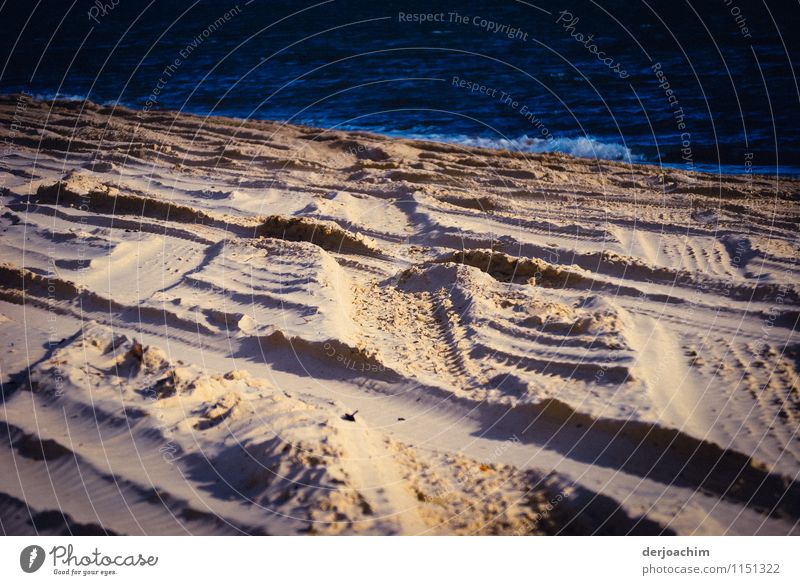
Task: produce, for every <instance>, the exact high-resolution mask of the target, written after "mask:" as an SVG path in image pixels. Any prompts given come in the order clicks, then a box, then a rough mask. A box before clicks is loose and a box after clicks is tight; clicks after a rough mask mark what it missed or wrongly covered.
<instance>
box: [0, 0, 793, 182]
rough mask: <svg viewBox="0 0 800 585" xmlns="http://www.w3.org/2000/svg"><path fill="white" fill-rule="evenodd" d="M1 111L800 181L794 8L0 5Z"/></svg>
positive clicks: (739, 0) (639, 2)
mask: <svg viewBox="0 0 800 585" xmlns="http://www.w3.org/2000/svg"><path fill="white" fill-rule="evenodd" d="M0 22H2V25H1V26H2V31H3V34H2V35H0V47H2V49H1V50H0V56H2V62H3V67H2V72H1V73H0V93H12V92H22V91H24V92H27V93H30V94H32V95H34V96H37V97H46V98H52V97H54V96H58V97H61V98H64V99H78V100H83V99H86V98H88V99H91V100H92V101H95V102H99V103H112V104H114V103H119V104H123V105H128V106H131V107H136V108H143V109H146V110H156V109H170V110H182V111H187V112H192V113H197V114H203V115H226V116H235V117H242V118H258V119H268V120H281V121H288V122H292V123H297V124H305V125H311V126H316V127H323V128H335V129H347V130H365V131H370V132H379V133H383V134H388V135H392V136H402V137H413V138H423V139H431V140H441V141H447V142H453V143H459V144H466V145H479V146H487V147H491V148H508V149H515V150H522V151H526V152H564V153H569V154H573V155H577V156H582V157H589V158H598V159H604V160H622V161H631V162H633V163H639V162H648V163H660V164H663V165H666V166H672V167H681V168H687V169H693V170H703V171H712V172H723V173H737V174H747V173H767V174H780V175H787V176H788V175H792V176H800V148H799V147H800V123H798V105H800V91H798V82H797V78H796V71H795V65H796V64H797V62H798V59H797V58H798V56H799V55H800V51H799V50H798V47H799V46H800V35H798V33H797V26H798V24H800V6H799V5H798V4H797V3H792V2H783V1H766V2H764V3H752V2H745V1H744V0H718V1H711V0H707V1H704V2H697V1H692V2H687V1H683V2H681V1H669V2H666V1H645V0H610V1H603V2H582V1H572V2H566V3H565V2H553V1H544V0H536V1H534V2H527V1H521V0H504V1H500V2H495V3H487V2H477V1H460V2H398V1H391V0H389V1H381V2H375V1H369V2H367V1H363V2H362V1H346V2H345V1H341V0H331V1H327V2H325V1H323V2H307V3H306V2H288V1H280V0H269V1H265V0H251V1H247V0H239V2H238V3H236V2H227V1H210V0H201V1H196V2H177V1H159V2H139V1H132V0H107V1H106V2H102V1H100V0H92V1H89V0H75V2H72V3H69V2H59V1H55V0H42V1H40V2H36V3H34V2H8V1H7V2H4V3H3V4H2V8H0Z"/></svg>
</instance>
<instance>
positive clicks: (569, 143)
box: [415, 135, 640, 162]
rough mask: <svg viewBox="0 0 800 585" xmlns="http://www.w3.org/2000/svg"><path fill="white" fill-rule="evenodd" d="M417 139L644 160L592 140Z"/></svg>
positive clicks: (623, 148) (621, 147) (618, 146)
mask: <svg viewBox="0 0 800 585" xmlns="http://www.w3.org/2000/svg"><path fill="white" fill-rule="evenodd" d="M415 138H426V139H427V140H436V141H441V142H450V143H454V144H463V145H465V146H479V147H482V148H493V149H496V150H514V151H519V152H531V153H541V152H560V153H564V154H569V155H572V156H577V157H580V158H593V159H602V160H621V161H625V162H634V161H638V160H639V159H640V157H639V156H637V155H635V154H633V153H632V152H631V149H630V148H628V147H627V146H625V145H624V144H619V143H616V142H604V141H602V140H597V139H595V138H592V137H591V136H581V137H578V138H567V137H560V138H555V137H553V138H530V137H529V136H527V135H523V136H520V137H519V138H511V139H509V138H481V137H471V136H463V135H459V136H446V135H428V136H427V137H422V136H417V137H415Z"/></svg>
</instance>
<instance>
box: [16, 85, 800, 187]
mask: <svg viewBox="0 0 800 585" xmlns="http://www.w3.org/2000/svg"><path fill="white" fill-rule="evenodd" d="M21 95H25V96H26V97H27V98H28V99H31V100H32V101H35V102H43V103H48V104H53V103H62V104H64V105H67V104H70V103H82V104H83V103H85V104H90V105H91V106H92V107H95V108H110V109H114V108H116V109H122V110H126V111H132V112H139V113H146V114H153V115H164V114H172V115H175V114H180V115H183V116H193V117H197V118H203V119H208V118H214V119H228V120H236V121H239V122H241V123H243V124H246V123H249V122H254V121H255V122H265V123H269V124H279V125H288V126H297V127H300V128H306V129H310V130H316V131H319V132H345V133H353V134H359V133H364V134H369V135H373V136H378V137H383V138H388V139H397V140H408V141H426V142H434V143H441V144H450V145H453V146H460V147H463V148H465V149H472V148H477V149H485V150H490V151H495V152H512V153H519V154H523V155H527V156H538V155H549V154H552V155H563V156H567V157H571V158H577V159H581V160H586V161H594V162H596V163H598V164H605V163H620V164H625V165H634V166H647V167H656V168H662V169H674V170H678V171H684V172H687V173H699V174H704V175H715V176H718V177H747V176H753V177H757V178H762V179H763V178H772V179H775V178H777V179H779V180H789V181H791V180H800V167H791V166H789V167H788V168H789V169H790V170H788V171H786V170H784V171H783V172H782V173H780V174H777V173H774V172H769V171H768V170H767V169H769V168H771V167H764V166H753V167H748V165H747V164H746V162H745V163H744V164H742V165H733V164H720V165H716V164H715V163H704V162H698V163H696V164H693V165H691V167H690V166H689V165H687V164H685V163H679V162H655V161H647V160H644V159H643V155H633V154H632V153H630V149H629V148H628V147H627V146H623V145H619V144H617V143H613V142H603V141H602V140H598V139H596V138H594V137H592V136H588V135H586V136H582V137H559V138H554V139H553V140H555V142H557V143H562V142H566V143H567V144H570V143H576V144H582V143H583V141H585V142H586V144H585V146H584V145H582V146H581V148H584V149H585V148H590V149H593V148H598V149H601V150H602V149H604V148H624V149H625V150H626V151H627V152H628V155H627V158H625V159H624V160H621V159H619V158H602V157H593V156H582V155H576V154H573V153H570V152H567V151H564V150H559V149H555V150H542V151H531V150H524V149H522V148H504V147H502V146H500V145H499V144H500V143H503V142H508V143H512V144H513V143H515V142H519V141H534V142H535V141H537V140H540V141H542V142H547V140H544V139H537V138H531V137H528V136H521V137H516V138H515V137H503V138H486V137H479V136H475V137H468V136H461V135H454V136H445V135H436V136H435V137H433V138H425V137H421V136H418V135H413V134H412V135H404V134H402V133H400V132H392V131H387V132H375V131H372V130H365V129H358V128H341V126H342V124H337V125H334V126H332V127H329V128H326V127H322V126H315V125H308V124H299V123H294V122H286V121H283V120H275V119H261V118H249V119H248V118H241V117H238V116H235V115H228V114H213V115H212V114H208V113H200V112H188V111H187V112H177V111H175V110H172V109H158V108H156V109H149V110H145V109H143V108H137V107H136V106H133V105H128V104H122V103H116V104H115V103H113V102H105V103H98V102H94V101H92V100H89V99H86V98H83V97H80V96H67V97H58V98H54V97H52V95H50V94H40V93H19V92H15V93H8V94H0V99H3V100H6V99H11V98H13V99H16V98H17V97H18V96H21ZM482 142H486V143H493V142H494V143H497V144H498V145H497V146H481V145H478V144H475V143H482ZM740 167H744V168H745V170H742V171H740V172H730V170H731V169H734V168H740ZM715 168H719V169H720V170H715ZM748 168H752V169H753V170H747V169H748ZM782 168H783V169H786V168H787V167H782Z"/></svg>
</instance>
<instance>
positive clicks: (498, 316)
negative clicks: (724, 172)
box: [0, 95, 800, 535]
mask: <svg viewBox="0 0 800 585" xmlns="http://www.w3.org/2000/svg"><path fill="white" fill-rule="evenodd" d="M0 120H2V123H1V124H0V138H2V140H3V144H2V145H0V146H2V151H1V152H2V156H0V177H2V182H0V185H2V189H1V190H0V202H1V203H2V210H0V234H2V237H0V332H1V333H2V336H0V356H2V358H0V360H1V361H0V374H2V408H0V426H2V429H3V432H0V441H2V443H3V446H2V449H0V460H1V461H2V463H0V469H2V471H3V472H2V473H1V474H0V522H1V524H2V531H3V532H4V533H5V534H34V533H39V534H70V533H72V534H134V535H139V534H431V535H434V534H520V535H522V534H686V535H692V534H708V535H717V534H779V535H784V534H798V533H800V527H799V526H798V522H800V484H799V483H798V474H800V441H799V440H798V436H797V432H798V428H800V427H799V426H798V425H799V422H800V384H799V383H798V369H799V368H798V364H800V356H799V354H798V338H797V332H796V330H797V325H798V318H799V317H800V312H798V311H799V310H800V295H799V294H798V283H799V282H800V281H799V280H798V276H799V275H800V270H798V266H797V261H798V239H797V230H798V223H800V201H798V194H800V181H798V180H795V179H783V178H781V179H780V180H777V179H776V178H774V177H772V178H770V177H766V176H758V175H740V176H718V175H708V174H701V173H693V172H689V171H686V170H678V169H671V168H659V167H657V166H651V165H639V164H626V163H622V162H605V161H596V160H588V159H578V158H572V157H569V156H566V155H561V154H535V155H531V154H525V153H519V152H509V151H501V150H488V149H481V148H474V147H464V146H458V145H454V144H444V143H437V142H427V141H419V140H407V139H399V138H388V137H384V136H380V135H376V134H369V133H363V132H341V131H332V130H320V129H314V128H308V127H302V126H293V125H282V124H278V123H274V122H265V121H244V120H238V119H232V118H222V117H202V116H194V115H187V114H175V113H172V112H167V111H150V112H146V113H144V112H137V111H135V110H129V109H126V108H122V107H112V106H99V105H95V104H91V103H86V102H79V101H76V102H55V103H54V102H44V101H36V100H34V99H33V98H30V97H27V96H20V95H12V96H5V97H1V98H0Z"/></svg>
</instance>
